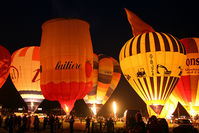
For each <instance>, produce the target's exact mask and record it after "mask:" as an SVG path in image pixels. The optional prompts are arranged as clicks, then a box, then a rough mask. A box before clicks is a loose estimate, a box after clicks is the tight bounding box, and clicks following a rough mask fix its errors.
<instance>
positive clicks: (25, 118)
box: [22, 115, 28, 132]
mask: <svg viewBox="0 0 199 133" xmlns="http://www.w3.org/2000/svg"><path fill="white" fill-rule="evenodd" d="M22 121H23V125H22V131H24V132H25V131H26V126H27V122H28V119H27V117H26V115H24V116H23V119H22Z"/></svg>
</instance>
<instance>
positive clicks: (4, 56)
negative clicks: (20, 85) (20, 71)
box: [0, 45, 11, 88]
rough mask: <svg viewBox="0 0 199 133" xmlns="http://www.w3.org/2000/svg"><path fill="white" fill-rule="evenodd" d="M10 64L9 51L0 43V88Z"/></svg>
mask: <svg viewBox="0 0 199 133" xmlns="http://www.w3.org/2000/svg"><path fill="white" fill-rule="evenodd" d="M10 64H11V54H10V52H9V51H8V50H7V49H6V48H4V47H3V46H1V45H0V88H1V87H2V86H3V84H4V83H5V81H6V79H7V78H8V75H9V68H10Z"/></svg>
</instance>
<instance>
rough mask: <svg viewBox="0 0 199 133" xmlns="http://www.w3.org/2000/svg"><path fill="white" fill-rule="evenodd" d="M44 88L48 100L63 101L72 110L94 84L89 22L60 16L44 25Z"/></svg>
mask: <svg viewBox="0 0 199 133" xmlns="http://www.w3.org/2000/svg"><path fill="white" fill-rule="evenodd" d="M40 59H41V90H42V93H43V95H44V97H45V98H46V99H47V100H51V101H59V103H60V104H61V106H62V108H63V109H64V111H65V112H66V113H69V112H70V111H71V110H72V108H73V106H74V103H75V101H76V99H79V98H80V97H84V96H85V95H86V94H87V93H88V92H89V91H90V90H91V89H92V86H93V82H92V70H93V48H92V42H91V37H90V32H89V24H88V23H87V22H85V21H83V20H80V19H64V18H57V19H52V20H48V21H47V22H45V23H44V24H43V25H42V38H41V54H40Z"/></svg>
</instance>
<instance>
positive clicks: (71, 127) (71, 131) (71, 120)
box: [70, 116, 75, 133]
mask: <svg viewBox="0 0 199 133" xmlns="http://www.w3.org/2000/svg"><path fill="white" fill-rule="evenodd" d="M74 122H75V120H74V117H73V116H71V118H70V133H73V130H74V129H73V124H74Z"/></svg>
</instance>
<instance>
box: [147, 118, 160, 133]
mask: <svg viewBox="0 0 199 133" xmlns="http://www.w3.org/2000/svg"><path fill="white" fill-rule="evenodd" d="M146 130H147V133H162V132H161V126H160V124H159V123H158V119H157V117H156V116H155V115H153V116H151V118H149V121H148V123H147V125H146Z"/></svg>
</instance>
